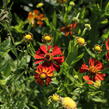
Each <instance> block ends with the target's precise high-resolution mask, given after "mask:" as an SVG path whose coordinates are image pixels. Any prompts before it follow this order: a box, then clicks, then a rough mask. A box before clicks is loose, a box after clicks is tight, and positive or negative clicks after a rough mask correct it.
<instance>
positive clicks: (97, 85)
mask: <svg viewBox="0 0 109 109" xmlns="http://www.w3.org/2000/svg"><path fill="white" fill-rule="evenodd" d="M94 86H95V87H97V88H98V87H100V86H101V81H100V80H97V81H95V82H94Z"/></svg>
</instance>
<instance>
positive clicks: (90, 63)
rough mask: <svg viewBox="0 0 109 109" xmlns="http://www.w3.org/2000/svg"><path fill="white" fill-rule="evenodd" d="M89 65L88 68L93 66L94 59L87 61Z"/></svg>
mask: <svg viewBox="0 0 109 109" xmlns="http://www.w3.org/2000/svg"><path fill="white" fill-rule="evenodd" d="M89 65H90V66H95V59H93V58H90V59H89Z"/></svg>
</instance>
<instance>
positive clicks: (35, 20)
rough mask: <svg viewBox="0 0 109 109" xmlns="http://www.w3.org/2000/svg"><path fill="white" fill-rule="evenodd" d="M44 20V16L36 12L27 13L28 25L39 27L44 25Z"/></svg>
mask: <svg viewBox="0 0 109 109" xmlns="http://www.w3.org/2000/svg"><path fill="white" fill-rule="evenodd" d="M45 19H46V17H45V16H44V14H41V13H40V12H39V11H38V10H33V12H29V13H28V21H29V23H30V24H32V25H35V24H37V25H39V26H43V25H44V22H43V21H44V20H45Z"/></svg>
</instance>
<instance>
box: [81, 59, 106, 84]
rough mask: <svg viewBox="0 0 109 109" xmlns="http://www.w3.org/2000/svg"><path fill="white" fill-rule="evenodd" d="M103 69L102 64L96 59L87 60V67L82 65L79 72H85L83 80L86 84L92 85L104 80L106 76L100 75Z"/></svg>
mask: <svg viewBox="0 0 109 109" xmlns="http://www.w3.org/2000/svg"><path fill="white" fill-rule="evenodd" d="M102 69H103V64H102V63H101V62H100V61H98V60H96V59H93V58H91V59H89V65H86V64H82V66H81V68H80V72H81V73H83V72H87V75H85V76H83V79H84V80H85V81H87V83H88V84H93V82H95V81H98V80H104V77H105V76H106V74H103V73H101V72H100V71H101V70H102Z"/></svg>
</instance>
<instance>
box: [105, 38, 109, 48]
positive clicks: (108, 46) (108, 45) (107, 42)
mask: <svg viewBox="0 0 109 109" xmlns="http://www.w3.org/2000/svg"><path fill="white" fill-rule="evenodd" d="M105 45H106V50H109V39H107V41H106V42H105Z"/></svg>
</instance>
